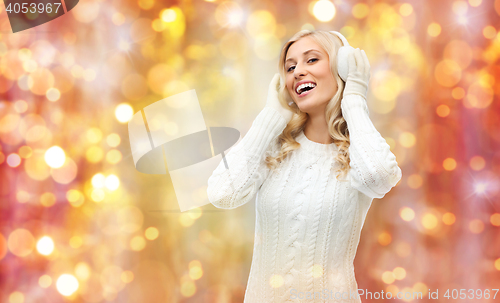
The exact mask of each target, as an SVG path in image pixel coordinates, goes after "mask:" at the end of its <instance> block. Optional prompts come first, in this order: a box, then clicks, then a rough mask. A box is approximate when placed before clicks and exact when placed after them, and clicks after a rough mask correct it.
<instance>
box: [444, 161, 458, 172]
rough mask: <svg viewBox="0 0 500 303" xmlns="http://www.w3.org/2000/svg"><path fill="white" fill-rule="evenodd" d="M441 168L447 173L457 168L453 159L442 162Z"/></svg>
mask: <svg viewBox="0 0 500 303" xmlns="http://www.w3.org/2000/svg"><path fill="white" fill-rule="evenodd" d="M443 168H444V169H446V170H448V171H451V170H454V169H455V168H457V161H455V159H453V158H446V159H445V160H444V161H443Z"/></svg>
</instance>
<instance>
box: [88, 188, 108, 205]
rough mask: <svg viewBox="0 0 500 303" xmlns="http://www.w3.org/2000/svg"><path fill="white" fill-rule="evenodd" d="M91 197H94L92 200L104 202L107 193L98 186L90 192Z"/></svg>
mask: <svg viewBox="0 0 500 303" xmlns="http://www.w3.org/2000/svg"><path fill="white" fill-rule="evenodd" d="M90 197H91V198H92V200H93V201H94V202H102V201H103V200H104V198H105V197H106V193H105V192H104V190H102V189H100V188H96V189H94V190H93V191H92V193H91V194H90Z"/></svg>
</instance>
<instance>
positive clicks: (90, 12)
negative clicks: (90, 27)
mask: <svg viewBox="0 0 500 303" xmlns="http://www.w3.org/2000/svg"><path fill="white" fill-rule="evenodd" d="M71 12H72V13H73V16H74V17H75V19H76V20H78V21H80V22H81V23H90V22H92V21H94V20H95V18H97V16H98V15H99V2H98V1H92V0H90V1H82V2H80V3H78V5H77V6H76V7H75V8H74V9H72V10H71Z"/></svg>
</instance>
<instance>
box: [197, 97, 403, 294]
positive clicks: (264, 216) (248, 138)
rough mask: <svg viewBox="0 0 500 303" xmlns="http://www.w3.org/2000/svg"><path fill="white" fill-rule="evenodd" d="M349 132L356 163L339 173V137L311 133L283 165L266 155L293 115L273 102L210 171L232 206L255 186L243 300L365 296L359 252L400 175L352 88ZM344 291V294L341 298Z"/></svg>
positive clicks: (214, 191)
mask: <svg viewBox="0 0 500 303" xmlns="http://www.w3.org/2000/svg"><path fill="white" fill-rule="evenodd" d="M341 108H342V113H343V116H344V118H345V119H346V121H347V126H348V129H349V133H350V140H351V142H350V147H349V153H350V161H351V162H350V165H351V169H350V171H349V173H348V176H347V177H346V178H345V180H346V181H339V180H337V179H336V177H335V173H334V168H335V167H336V166H337V165H338V162H337V161H334V160H333V156H332V155H333V153H336V152H337V146H336V145H335V144H334V143H332V144H321V143H316V142H313V141H310V140H309V139H308V138H307V137H306V136H305V135H304V133H303V132H301V133H300V135H299V136H298V137H297V138H295V139H296V141H297V142H299V143H300V148H299V149H297V150H294V151H293V152H291V153H289V154H288V157H287V159H285V160H284V162H282V163H281V164H280V166H279V168H278V169H277V170H275V171H273V170H270V169H268V168H267V166H266V164H265V162H264V159H265V157H266V155H267V154H268V153H269V152H271V153H274V152H276V151H278V148H279V146H278V140H277V138H278V136H279V134H281V132H282V131H283V129H284V128H285V126H286V122H285V119H284V118H283V117H282V116H281V115H280V114H279V113H278V112H277V111H276V110H274V109H272V108H269V107H265V108H264V109H263V110H262V111H261V112H260V113H259V114H258V116H257V118H256V119H255V120H254V122H253V124H252V126H251V128H250V129H249V131H248V133H247V134H246V135H245V137H244V138H242V139H241V140H240V142H239V143H238V144H237V145H236V146H234V147H233V148H232V149H231V150H230V151H229V152H228V153H227V155H226V157H225V158H226V161H227V165H228V167H229V169H226V165H225V164H224V160H223V161H221V163H220V164H219V166H218V167H217V168H216V169H215V171H214V172H213V173H212V175H211V176H210V178H209V180H208V189H207V194H208V198H209V200H210V202H211V203H212V204H213V205H214V206H215V207H217V208H223V209H233V208H236V207H238V206H241V205H243V204H245V203H247V202H248V201H251V200H252V199H253V197H254V196H255V194H257V193H258V195H257V199H256V205H255V207H256V224H255V243H254V250H253V258H252V265H251V269H250V276H249V279H248V285H247V289H246V293H245V299H244V303H267V302H273V303H275V302H358V303H359V302H361V300H360V297H359V296H356V294H357V288H358V286H357V282H356V279H355V276H354V265H353V261H354V256H355V254H356V250H357V247H358V243H359V237H360V233H361V229H362V227H363V224H364V221H365V217H366V213H367V211H368V209H369V208H370V205H371V202H372V200H373V198H382V197H383V196H384V195H385V194H386V193H387V192H389V190H390V189H391V188H392V187H394V186H395V185H396V184H397V183H398V182H399V180H400V179H401V169H400V168H399V167H398V163H397V162H396V157H395V156H394V154H393V153H392V152H391V151H390V147H389V145H388V144H387V143H386V141H385V140H384V138H382V136H381V135H380V133H379V132H378V131H377V130H376V128H375V127H374V125H373V123H372V122H371V120H370V118H369V116H368V107H367V105H366V101H365V99H364V98H362V97H361V96H358V95H347V96H345V97H344V99H343V100H342V103H341ZM342 297H343V299H342Z"/></svg>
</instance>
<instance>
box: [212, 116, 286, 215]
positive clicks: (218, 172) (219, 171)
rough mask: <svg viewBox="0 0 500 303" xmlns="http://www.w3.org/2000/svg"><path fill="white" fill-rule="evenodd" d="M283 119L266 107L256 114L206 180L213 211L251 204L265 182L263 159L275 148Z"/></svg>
mask: <svg viewBox="0 0 500 303" xmlns="http://www.w3.org/2000/svg"><path fill="white" fill-rule="evenodd" d="M285 127H286V120H285V118H283V117H282V116H281V115H280V114H279V112H278V111H276V110H275V109H273V108H270V107H264V109H263V110H262V111H261V112H260V113H259V114H258V115H257V117H256V118H255V120H254V121H253V123H252V126H251V127H250V129H249V130H248V132H247V134H246V135H245V137H244V138H243V139H241V141H240V142H239V143H238V144H236V145H235V146H233V148H231V150H230V151H229V152H228V153H227V154H226V155H225V161H226V163H227V167H228V168H226V163H224V159H222V161H221V162H220V163H219V165H218V166H217V168H216V169H215V170H214V172H213V173H212V175H211V176H210V177H209V179H208V187H207V195H208V200H209V201H210V203H212V204H213V205H214V206H215V207H217V208H223V209H233V208H236V207H239V206H241V205H243V204H245V203H247V202H248V201H251V200H252V199H253V197H254V196H255V194H256V193H257V191H258V190H259V189H260V187H261V185H262V183H263V182H264V180H265V179H266V177H267V175H268V173H269V168H268V167H267V165H266V164H265V158H266V156H267V155H268V153H269V152H274V151H275V150H276V149H277V148H278V136H279V134H281V132H282V131H283V130H284V129H285Z"/></svg>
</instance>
